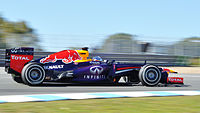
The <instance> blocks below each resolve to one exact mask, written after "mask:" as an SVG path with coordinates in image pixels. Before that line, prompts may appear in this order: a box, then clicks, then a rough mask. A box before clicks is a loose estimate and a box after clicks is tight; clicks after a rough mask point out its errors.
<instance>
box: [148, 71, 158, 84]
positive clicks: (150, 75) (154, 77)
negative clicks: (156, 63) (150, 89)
mask: <svg viewBox="0 0 200 113" xmlns="http://www.w3.org/2000/svg"><path fill="white" fill-rule="evenodd" d="M158 76H159V75H158V72H157V71H156V70H155V69H149V70H147V72H146V73H145V78H146V80H147V81H149V82H155V81H156V80H157V79H158Z"/></svg>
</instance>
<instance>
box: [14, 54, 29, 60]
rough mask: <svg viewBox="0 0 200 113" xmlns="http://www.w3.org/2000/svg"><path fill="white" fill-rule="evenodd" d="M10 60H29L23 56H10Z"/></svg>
mask: <svg viewBox="0 0 200 113" xmlns="http://www.w3.org/2000/svg"><path fill="white" fill-rule="evenodd" d="M11 59H13V60H30V59H29V58H28V57H25V56H15V55H12V56H11Z"/></svg>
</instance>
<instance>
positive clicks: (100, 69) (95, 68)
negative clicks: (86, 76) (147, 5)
mask: <svg viewBox="0 0 200 113" xmlns="http://www.w3.org/2000/svg"><path fill="white" fill-rule="evenodd" d="M102 72H103V67H101V66H93V67H91V68H90V73H92V74H98V75H99V74H101V73H102Z"/></svg>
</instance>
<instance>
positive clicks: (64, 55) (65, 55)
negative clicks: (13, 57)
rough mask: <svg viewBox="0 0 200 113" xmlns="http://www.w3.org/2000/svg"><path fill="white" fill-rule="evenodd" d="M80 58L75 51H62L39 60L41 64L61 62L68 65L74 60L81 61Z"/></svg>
mask: <svg viewBox="0 0 200 113" xmlns="http://www.w3.org/2000/svg"><path fill="white" fill-rule="evenodd" d="M81 59H82V58H81V56H80V55H79V54H78V52H77V51H75V50H64V51H61V52H58V53H54V54H51V55H48V56H47V57H46V58H43V59H41V60H40V62H41V63H43V64H45V63H50V62H51V63H55V62H56V61H57V60H62V62H63V63H65V64H69V63H72V62H74V61H76V60H81Z"/></svg>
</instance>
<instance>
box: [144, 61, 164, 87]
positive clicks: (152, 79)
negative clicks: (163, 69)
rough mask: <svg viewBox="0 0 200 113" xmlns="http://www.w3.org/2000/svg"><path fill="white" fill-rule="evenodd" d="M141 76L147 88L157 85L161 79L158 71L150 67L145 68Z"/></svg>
mask: <svg viewBox="0 0 200 113" xmlns="http://www.w3.org/2000/svg"><path fill="white" fill-rule="evenodd" d="M142 75H143V76H142V80H143V81H144V83H145V84H146V85H149V86H154V85H156V84H158V83H159V81H160V79H161V73H160V71H159V69H158V68H157V67H155V66H151V65H150V66H147V67H145V69H144V70H143V73H142Z"/></svg>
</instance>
